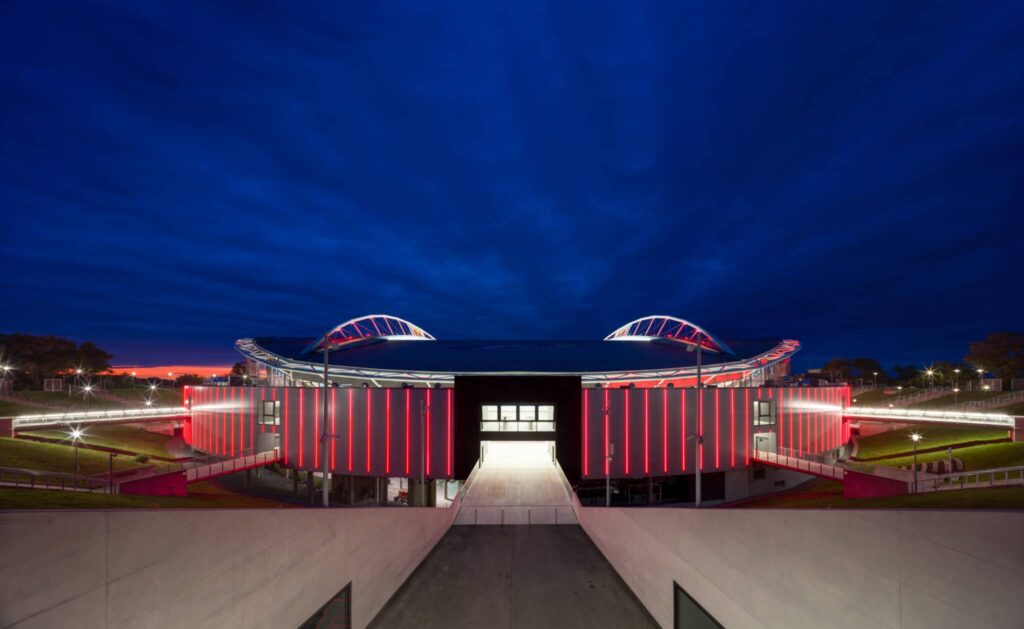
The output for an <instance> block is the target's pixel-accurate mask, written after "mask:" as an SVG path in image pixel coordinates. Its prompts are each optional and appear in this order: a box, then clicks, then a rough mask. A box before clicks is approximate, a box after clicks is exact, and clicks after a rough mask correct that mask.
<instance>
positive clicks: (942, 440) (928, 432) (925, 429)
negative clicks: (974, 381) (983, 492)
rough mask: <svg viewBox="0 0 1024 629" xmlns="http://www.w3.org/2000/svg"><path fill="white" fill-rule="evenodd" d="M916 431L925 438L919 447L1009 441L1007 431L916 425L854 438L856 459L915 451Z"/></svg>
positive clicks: (944, 446) (942, 446) (943, 446)
mask: <svg viewBox="0 0 1024 629" xmlns="http://www.w3.org/2000/svg"><path fill="white" fill-rule="evenodd" d="M912 432H917V433H919V434H921V435H922V436H923V437H924V438H923V439H922V440H921V442H920V446H919V447H920V448H940V447H941V448H946V447H947V446H953V447H954V448H955V447H956V444H959V443H970V442H972V441H998V440H1003V439H1008V436H1007V431H1006V430H1000V429H998V428H964V427H955V426H915V427H910V428H900V429H899V430H893V431H890V432H884V433H881V434H877V435H871V436H870V437H858V438H857V459H858V460H864V459H873V458H878V457H885V456H894V455H897V454H904V453H907V452H913V451H914V444H913V442H912V441H911V440H910V434H911V433H912Z"/></svg>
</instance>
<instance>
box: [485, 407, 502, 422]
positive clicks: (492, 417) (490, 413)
mask: <svg viewBox="0 0 1024 629" xmlns="http://www.w3.org/2000/svg"><path fill="white" fill-rule="evenodd" d="M482 417H483V420H484V421H485V422H486V421H496V420H497V419H498V407H497V406H485V407H484V408H483V414H482Z"/></svg>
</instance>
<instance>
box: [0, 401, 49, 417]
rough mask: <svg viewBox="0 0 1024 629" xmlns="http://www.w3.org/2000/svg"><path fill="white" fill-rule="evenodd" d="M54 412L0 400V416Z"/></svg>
mask: <svg viewBox="0 0 1024 629" xmlns="http://www.w3.org/2000/svg"><path fill="white" fill-rule="evenodd" d="M47 412H56V411H50V410H48V409H45V408H40V407H38V406H26V405H24V404H18V403H17V402H8V401H7V400H0V417H15V416H17V415H32V414H34V413H47Z"/></svg>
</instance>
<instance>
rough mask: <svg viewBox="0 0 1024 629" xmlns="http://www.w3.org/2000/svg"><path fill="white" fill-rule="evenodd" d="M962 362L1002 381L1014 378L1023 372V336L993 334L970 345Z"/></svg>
mask: <svg viewBox="0 0 1024 629" xmlns="http://www.w3.org/2000/svg"><path fill="white" fill-rule="evenodd" d="M964 360H966V361H967V362H969V363H971V364H972V365H974V368H975V369H984V370H985V371H987V372H990V373H993V374H995V375H996V376H997V377H998V378H1001V379H1003V380H1008V379H1010V378H1015V377H1017V376H1019V375H1020V374H1021V373H1022V372H1024V334H1021V333H1019V332H993V333H992V334H989V335H988V336H986V337H985V338H984V339H982V340H980V341H975V342H973V343H971V351H969V352H968V353H967V355H966V356H964Z"/></svg>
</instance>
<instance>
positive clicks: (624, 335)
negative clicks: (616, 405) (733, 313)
mask: <svg viewBox="0 0 1024 629" xmlns="http://www.w3.org/2000/svg"><path fill="white" fill-rule="evenodd" d="M655 338H663V339H671V340H673V341H679V342H681V343H686V344H687V345H692V346H694V347H696V345H697V342H698V339H699V341H700V344H701V347H702V348H703V349H705V350H708V351H711V352H714V353H716V354H718V353H726V354H734V355H735V352H733V351H732V350H731V349H730V348H729V346H728V345H726V344H725V343H724V342H722V341H721V340H720V339H719V338H718V337H716V336H715V335H714V334H711V333H710V332H708V331H707V330H705V329H704V328H702V327H700V326H699V325H697V324H696V323H692V322H690V321H687V320H686V319H680V318H679V317H673V316H670V315H648V316H646V317H640V318H639V319H634V320H632V321H630V322H629V323H627V324H625V325H623V326H621V327H619V328H617V329H616V330H615V331H613V332H612V333H611V334H609V335H608V336H606V337H604V340H606V341H649V340H651V339H655Z"/></svg>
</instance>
